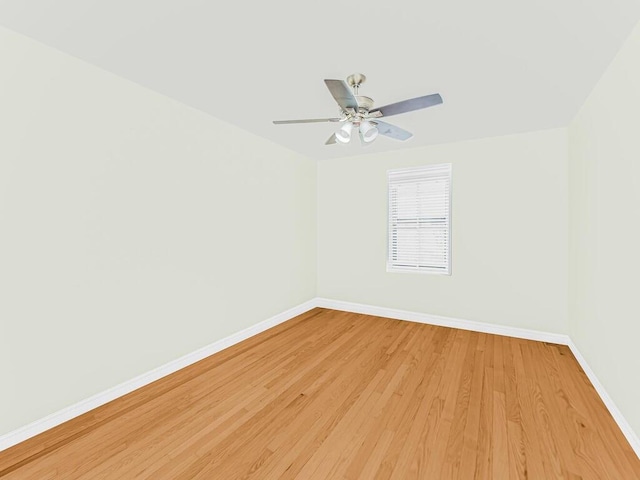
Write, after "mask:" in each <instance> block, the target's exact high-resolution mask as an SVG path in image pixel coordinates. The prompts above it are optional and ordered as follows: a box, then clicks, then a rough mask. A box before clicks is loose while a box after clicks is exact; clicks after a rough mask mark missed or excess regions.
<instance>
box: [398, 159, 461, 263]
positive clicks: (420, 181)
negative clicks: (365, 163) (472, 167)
mask: <svg viewBox="0 0 640 480" xmlns="http://www.w3.org/2000/svg"><path fill="white" fill-rule="evenodd" d="M388 175H389V253H388V258H387V271H389V272H425V273H439V274H443V275H450V274H451V164H450V163H447V164H441V165H429V166H426V167H418V168H404V169H401V170H389V172H388Z"/></svg>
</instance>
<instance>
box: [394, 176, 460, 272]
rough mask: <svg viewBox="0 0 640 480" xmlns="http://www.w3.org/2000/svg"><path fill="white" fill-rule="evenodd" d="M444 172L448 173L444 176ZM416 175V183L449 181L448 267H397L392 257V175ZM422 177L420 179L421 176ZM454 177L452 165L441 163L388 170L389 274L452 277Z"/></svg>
mask: <svg viewBox="0 0 640 480" xmlns="http://www.w3.org/2000/svg"><path fill="white" fill-rule="evenodd" d="M443 170H446V172H445V173H444V175H443V173H442V172H443ZM399 173H402V174H407V175H411V174H415V175H416V182H418V181H420V180H428V179H430V178H438V177H443V176H445V177H446V178H447V179H448V187H449V188H448V195H447V201H448V208H447V212H446V213H447V224H446V229H447V239H448V240H447V245H446V256H447V261H446V267H445V268H444V269H443V268H440V267H434V266H420V265H418V266H415V267H413V266H397V265H394V263H393V261H392V259H391V255H392V240H391V238H392V230H393V228H394V227H393V225H392V212H391V187H392V180H391V175H392V174H399ZM420 174H422V176H420V177H419V175H420ZM452 177H453V166H452V164H451V163H439V164H430V165H422V166H417V167H408V168H397V169H391V170H387V262H386V266H387V272H389V273H418V274H429V275H445V276H450V275H451V270H452V261H451V245H452V234H451V232H452V207H451V204H452V201H451V200H452V190H453V189H452V183H453V181H452Z"/></svg>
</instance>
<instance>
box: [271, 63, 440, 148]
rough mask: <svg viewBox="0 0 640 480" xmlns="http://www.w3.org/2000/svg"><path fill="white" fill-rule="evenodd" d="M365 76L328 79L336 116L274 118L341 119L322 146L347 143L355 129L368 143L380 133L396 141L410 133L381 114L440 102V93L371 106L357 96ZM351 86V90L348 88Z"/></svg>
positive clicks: (403, 111)
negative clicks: (336, 110)
mask: <svg viewBox="0 0 640 480" xmlns="http://www.w3.org/2000/svg"><path fill="white" fill-rule="evenodd" d="M366 79H367V77H365V76H364V75H363V74H361V73H354V74H353V75H349V76H348V77H347V81H346V82H345V81H343V80H327V79H325V81H324V83H325V84H326V85H327V88H328V89H329V92H331V95H332V96H333V98H334V99H335V101H336V102H337V103H338V105H339V106H340V116H339V117H335V118H309V119H304V120H275V121H274V122H273V123H275V124H276V125H281V124H288V123H321V122H341V123H343V125H342V127H340V129H339V130H338V131H337V132H336V133H334V134H333V135H331V136H330V137H329V139H328V140H327V141H326V142H325V145H332V144H334V143H338V142H339V143H349V140H351V132H352V131H353V129H354V128H355V129H356V130H357V131H358V132H359V134H360V140H361V142H362V143H363V144H367V143H370V142H372V141H374V140H375V139H376V137H377V136H378V135H379V134H380V135H384V136H386V137H391V138H394V139H396V140H400V141H403V142H404V141H405V140H408V139H410V138H411V137H412V136H413V134H412V133H410V132H407V131H406V130H403V129H402V128H400V127H396V126H395V125H391V124H389V123H386V122H383V121H382V120H380V118H382V117H390V116H391V115H398V114H400V113H406V112H412V111H414V110H420V109H422V108H428V107H433V106H434V105H439V104H441V103H442V97H441V96H440V94H439V93H434V94H432V95H425V96H424V97H417V98H411V99H409V100H404V101H402V102H397V103H392V104H390V105H385V106H384V107H379V108H375V109H373V99H372V98H370V97H365V96H362V95H358V90H359V89H360V85H362V84H363V83H364V82H365V80H366ZM349 87H351V88H352V89H353V93H352V92H351V90H350V89H349Z"/></svg>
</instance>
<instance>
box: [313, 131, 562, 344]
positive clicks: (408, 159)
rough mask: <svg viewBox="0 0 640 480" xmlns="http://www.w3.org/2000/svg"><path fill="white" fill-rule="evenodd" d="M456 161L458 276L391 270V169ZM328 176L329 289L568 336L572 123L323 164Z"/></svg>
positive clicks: (342, 295)
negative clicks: (388, 269)
mask: <svg viewBox="0 0 640 480" xmlns="http://www.w3.org/2000/svg"><path fill="white" fill-rule="evenodd" d="M377 141H383V142H384V141H392V140H388V139H385V138H381V139H379V140H377ZM445 162H450V163H452V164H453V174H452V175H453V177H452V187H453V194H452V195H453V197H452V209H453V212H452V221H453V222H452V239H453V243H452V261H453V267H452V272H453V274H452V275H451V276H439V275H428V274H416V273H387V272H386V264H385V262H386V248H387V183H386V182H387V178H386V172H387V170H388V169H391V168H400V167H409V166H415V165H426V164H432V163H445ZM318 182H319V191H318V206H319V207H318V222H319V232H318V233H319V236H318V255H319V260H318V294H319V296H321V297H328V298H332V299H336V300H343V301H349V302H357V303H365V304H372V305H378V306H384V307H389V308H398V309H403V310H410V311H416V312H423V313H428V314H435V315H443V316H449V317H456V318H462V319H467V320H475V321H482V322H489V323H497V324H502V325H508V326H514V327H522V328H530V329H535V330H542V331H548V332H558V333H567V328H568V327H567V323H566V322H567V262H568V260H567V141H566V130H565V129H558V130H550V131H543V132H536V133H528V134H523V135H513V136H505V137H498V138H488V139H482V140H474V141H468V142H462V143H455V144H445V145H435V146H431V147H426V148H419V149H414V150H402V151H397V152H393V153H384V154H373V155H363V156H359V157H354V158H343V159H337V160H322V161H320V163H319V165H318Z"/></svg>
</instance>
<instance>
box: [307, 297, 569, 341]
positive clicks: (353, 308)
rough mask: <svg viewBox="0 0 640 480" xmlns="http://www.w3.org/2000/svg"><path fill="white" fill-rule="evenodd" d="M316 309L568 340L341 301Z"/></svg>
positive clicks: (321, 302)
mask: <svg viewBox="0 0 640 480" xmlns="http://www.w3.org/2000/svg"><path fill="white" fill-rule="evenodd" d="M316 302H317V303H316V305H317V306H318V307H322V308H331V309H333V310H342V311H345V312H353V313H364V314H366V315H375V316H377V317H386V318H394V319H396V320H407V321H409V322H417V323H426V324H428V325H438V326H440V327H450V328H459V329H461V330H471V331H474V332H482V333H493V334H495V335H504V336H507V337H516V338H524V339H527V340H537V341H539V342H549V343H559V344H561V345H567V344H568V343H569V336H568V335H563V334H561V333H549V332H541V331H538V330H529V329H526V328H518V327H509V326H506V325H496V324H493V323H483V322H475V321H472V320H463V319H460V318H452V317H442V316H439V315H429V314H426V313H418V312H409V311H407V310H396V309H395V308H387V307H376V306H373V305H364V304H361V303H351V302H343V301H341V300H331V299H328V298H316Z"/></svg>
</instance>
